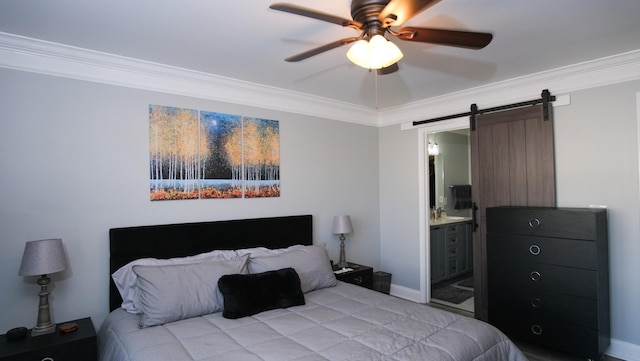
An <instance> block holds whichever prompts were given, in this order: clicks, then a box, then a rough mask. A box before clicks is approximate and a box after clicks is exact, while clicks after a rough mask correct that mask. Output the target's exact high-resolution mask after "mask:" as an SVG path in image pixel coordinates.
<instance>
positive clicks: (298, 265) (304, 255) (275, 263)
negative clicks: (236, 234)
mask: <svg viewBox="0 0 640 361" xmlns="http://www.w3.org/2000/svg"><path fill="white" fill-rule="evenodd" d="M294 247H295V248H292V247H289V248H290V249H291V250H289V251H287V252H284V253H278V254H274V255H266V256H258V257H253V256H252V257H251V259H250V260H249V272H251V273H262V272H266V271H275V270H279V269H282V268H287V267H293V269H295V270H296V272H297V273H298V276H299V277H300V287H301V288H302V292H304V293H307V292H310V291H313V290H317V289H321V288H325V287H332V286H335V285H336V284H338V281H337V280H336V276H335V275H334V274H333V269H332V268H331V261H329V255H328V254H327V250H326V249H325V248H324V247H322V246H317V245H313V246H294Z"/></svg>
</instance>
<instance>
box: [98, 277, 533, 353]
mask: <svg viewBox="0 0 640 361" xmlns="http://www.w3.org/2000/svg"><path fill="white" fill-rule="evenodd" d="M305 300H306V305H304V306H296V307H291V308H288V309H279V310H272V311H267V312H263V313H260V314H257V315H254V316H252V317H245V318H241V319H237V320H229V319H225V318H223V317H222V313H214V314H210V315H206V316H202V317H195V318H191V319H186V320H182V321H177V322H173V323H169V324H166V325H163V326H155V327H150V328H145V329H140V328H139V327H138V319H139V316H137V315H133V314H129V313H127V312H125V311H123V310H122V309H118V310H116V311H114V312H112V313H111V314H110V315H109V316H108V317H107V319H106V320H105V322H104V323H103V325H102V327H101V328H100V330H99V333H98V342H99V360H101V361H125V360H126V361H161V360H167V361H168V360H176V361H189V360H206V361H213V360H224V361H233V360H242V361H252V360H261V361H286V360H296V361H311V360H350V361H353V360H456V361H462V360H476V361H481V360H486V361H499V360H509V361H521V360H526V358H525V356H524V355H523V354H522V353H521V352H520V350H518V348H517V347H516V346H515V345H514V344H513V343H512V342H511V341H510V340H509V339H508V338H507V337H506V336H504V335H503V334H502V333H501V332H500V331H498V330H497V329H496V328H494V327H492V326H491V325H488V324H486V323H484V322H481V321H478V320H475V319H472V318H468V317H464V316H460V315H457V314H453V313H450V312H446V311H443V310H439V309H436V308H432V307H429V306H425V305H421V304H417V303H413V302H410V301H406V300H402V299H399V298H396V297H392V296H388V295H385V294H382V293H379V292H375V291H371V290H368V289H365V288H362V287H358V286H354V285H351V284H347V283H342V282H339V283H338V285H337V286H336V287H329V288H325V289H322V290H317V291H313V292H310V293H307V294H305Z"/></svg>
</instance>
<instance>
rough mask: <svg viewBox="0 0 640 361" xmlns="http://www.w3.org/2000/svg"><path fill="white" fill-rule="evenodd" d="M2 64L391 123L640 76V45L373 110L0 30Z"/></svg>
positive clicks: (363, 121) (355, 120)
mask: <svg viewBox="0 0 640 361" xmlns="http://www.w3.org/2000/svg"><path fill="white" fill-rule="evenodd" d="M0 67H4V68H8V69H14V70H20V71H27V72H33V73H39V74H45V75H51V76H58V77H65V78H72V79H77V80H85V81H91V82H98V83H104V84H110V85H117V86H122V87H128V88H135V89H142V90H149V91H156V92H162V93H169V94H175V95H184V96H188V97H196V98H202V99H210V100H215V101H220V102H226V103H232V104H240V105H246V106H252V107H258V108H265V109H272V110H277V111H283V112H289V113H295V114H302V115H308V116H313V117H319V118H324V119H334V120H339V121H344V122H349V123H357V124H363V125H369V126H388V125H393V124H402V123H403V122H412V121H416V120H424V119H429V118H434V117H439V116H444V115H448V114H451V113H458V112H466V111H468V110H469V106H470V105H471V104H473V103H475V104H478V105H479V106H480V107H481V108H485V107H492V106H497V105H500V104H505V103H513V102H518V101H523V100H527V99H531V98H532V97H537V96H539V95H540V92H541V91H542V89H549V90H550V91H551V93H552V94H554V95H560V94H568V93H569V92H571V91H576V90H581V89H587V88H593V87H598V86H603V85H608V84H615V83H620V82H624V81H629V80H635V79H640V50H635V51H631V52H627V53H623V54H619V55H614V56H610V57H606V58H601V59H597V60H593V61H588V62H583V63H579V64H574V65H571V66H566V67H562V68H557V69H553V70H549V71H544V72H540V73H535V74H531V75H527V76H523V77H518V78H514V79H509V80H506V81H502V82H497V83H493V84H489V85H486V86H481V87H476V88H471V89H467V90H464V91H460V92H454V93H450V94H446V95H442V96H438V97H433V98H429V99H424V100H421V101H417V102H413V103H408V104H404V105H401V106H397V107H389V108H384V109H379V110H374V109H371V108H368V107H364V106H358V105H354V104H350V103H346V102H340V101H336V100H334V99H328V98H323V97H317V96H312V95H308V94H303V93H298V92H292V91H289V90H285V89H281V88H275V87H270V86H265V85H260V84H255V83H250V82H245V81H241V80H237V79H231V78H226V77H221V76H217V75H213V74H208V73H203V72H197V71H193V70H189V69H184V68H178V67H172V66H168V65H164V64H158V63H153V62H148V61H144V60H139V59H133V58H127V57H122V56H118V55H113V54H108V53H103V52H98V51H93V50H88V49H83V48H78V47H73V46H69V45H64V44H59V43H53V42H48V41H43V40H39V39H34V38H28V37H23V36H19V35H14V34H9V33H3V32H0Z"/></svg>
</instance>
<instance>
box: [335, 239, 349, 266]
mask: <svg viewBox="0 0 640 361" xmlns="http://www.w3.org/2000/svg"><path fill="white" fill-rule="evenodd" d="M337 266H338V267H340V268H347V267H349V263H348V262H347V257H345V255H344V234H341V235H340V260H339V261H338V265H337Z"/></svg>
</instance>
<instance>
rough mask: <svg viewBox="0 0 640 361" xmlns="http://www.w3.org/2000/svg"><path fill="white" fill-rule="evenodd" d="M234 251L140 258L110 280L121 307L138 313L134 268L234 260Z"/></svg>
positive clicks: (120, 269)
mask: <svg viewBox="0 0 640 361" xmlns="http://www.w3.org/2000/svg"><path fill="white" fill-rule="evenodd" d="M236 257H237V255H236V252H235V251H219V250H216V251H211V252H205V253H200V254H197V255H195V256H188V257H178V258H169V259H157V258H140V259H137V260H134V261H131V262H129V263H127V264H126V265H124V266H122V267H120V268H119V269H118V270H117V271H115V272H114V273H113V274H112V275H111V278H112V279H113V282H114V283H115V285H116V288H117V289H118V291H119V292H120V296H122V305H121V307H122V308H123V309H124V310H125V311H127V312H129V313H140V311H139V309H138V304H139V300H138V297H137V292H136V280H137V276H136V274H135V273H134V272H133V267H134V266H161V265H172V264H190V263H197V262H202V261H206V260H216V259H217V260H230V259H234V258H236Z"/></svg>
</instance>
